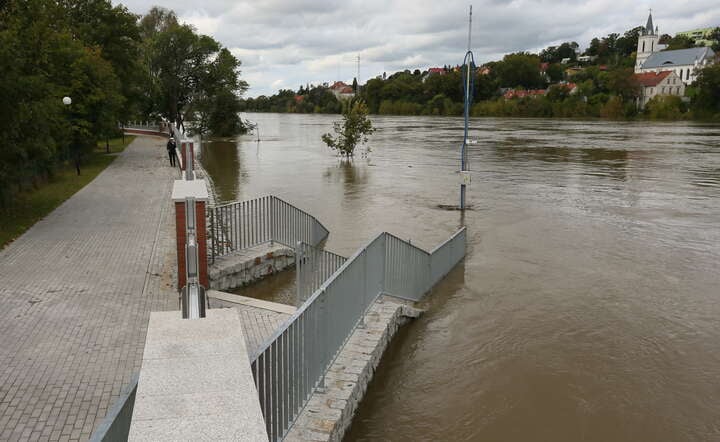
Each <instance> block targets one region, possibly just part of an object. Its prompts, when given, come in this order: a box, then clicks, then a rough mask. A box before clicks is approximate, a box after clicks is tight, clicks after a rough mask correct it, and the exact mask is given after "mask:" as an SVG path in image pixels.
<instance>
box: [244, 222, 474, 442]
mask: <svg viewBox="0 0 720 442" xmlns="http://www.w3.org/2000/svg"><path fill="white" fill-rule="evenodd" d="M465 241H466V236H465V228H464V227H463V228H462V229H461V230H459V231H458V232H457V233H456V234H455V235H453V236H452V237H450V239H448V240H447V241H445V242H444V243H443V244H441V245H440V246H438V247H437V248H436V249H435V250H434V251H433V252H432V253H428V252H426V251H424V250H422V249H419V248H417V247H415V246H413V245H412V244H410V243H408V242H406V241H403V240H401V239H399V238H397V237H395V236H393V235H390V234H388V233H381V234H380V235H378V236H377V237H376V238H375V239H374V240H372V241H371V242H370V243H369V244H368V245H367V246H365V247H363V248H361V249H360V250H359V251H358V252H356V253H355V254H354V255H353V256H352V257H350V258H349V259H347V261H345V262H344V263H343V264H342V265H341V266H340V267H339V268H338V269H337V270H336V271H334V272H332V273H331V274H330V276H329V277H328V279H327V280H325V281H320V284H319V286H318V287H317V289H315V290H314V292H313V293H312V295H311V296H310V297H309V298H308V300H307V301H306V302H305V303H303V304H302V305H301V306H300V307H299V308H298V310H297V311H296V312H295V313H294V314H293V315H292V316H291V317H290V318H289V319H288V320H287V321H286V322H285V324H284V325H283V326H282V327H280V329H279V330H278V331H277V332H276V333H275V334H274V335H273V337H272V338H271V339H270V340H269V341H268V343H267V344H266V345H265V346H264V347H263V348H261V349H260V350H259V351H258V353H257V354H255V355H254V356H253V357H252V365H251V366H252V371H253V375H254V377H255V382H256V387H257V390H258V395H259V397H260V406H261V409H262V412H263V416H264V417H265V424H266V426H267V432H268V437H269V438H270V440H271V441H277V440H282V439H283V438H284V437H285V435H286V434H287V432H288V430H289V429H290V427H291V426H292V424H293V422H294V421H295V419H296V418H297V416H298V414H299V413H300V411H301V410H302V408H303V407H304V406H305V404H306V402H307V401H308V400H309V398H310V396H311V395H312V393H313V392H314V391H315V389H316V388H318V387H319V386H323V384H324V378H325V373H326V372H327V370H328V369H329V368H330V365H331V364H332V362H333V361H334V360H335V357H336V356H337V354H338V353H339V352H340V350H341V349H342V348H343V346H344V345H345V342H346V341H347V339H348V338H349V337H350V335H351V334H352V332H353V331H354V330H355V328H356V327H357V326H358V324H360V323H361V321H362V320H363V317H364V315H365V313H366V312H367V310H368V309H369V308H370V306H371V305H372V303H373V302H374V301H375V300H376V299H377V297H378V296H380V295H381V294H384V293H389V294H393V295H396V296H400V297H403V298H408V299H420V298H421V297H422V295H424V294H425V293H426V292H427V291H428V290H429V289H430V288H432V286H433V285H434V284H435V283H437V282H438V281H439V280H440V279H441V278H442V277H443V276H444V275H445V274H446V273H447V271H449V270H450V269H452V267H453V266H455V265H456V264H457V263H458V262H459V261H460V260H461V259H462V258H463V257H464V256H465ZM314 256H315V255H309V254H308V255H301V257H302V258H304V261H305V262H304V264H302V265H303V266H304V269H305V270H306V273H307V274H313V275H314V274H315V273H311V272H310V270H311V269H312V268H313V267H312V264H311V263H309V262H308V261H309V260H310V259H312V258H313V257H314ZM433 257H434V258H435V259H433ZM325 258H326V255H319V259H325ZM433 265H434V266H435V268H434V270H435V271H433ZM302 269H303V267H301V271H302ZM435 278H437V279H435ZM301 285H302V286H303V287H301ZM315 285H317V281H316V280H315V279H313V278H309V279H307V280H306V279H305V277H303V276H301V277H300V279H299V280H298V293H299V294H300V293H306V292H307V290H309V289H310V288H312V287H314V286H315ZM299 296H300V295H299Z"/></svg>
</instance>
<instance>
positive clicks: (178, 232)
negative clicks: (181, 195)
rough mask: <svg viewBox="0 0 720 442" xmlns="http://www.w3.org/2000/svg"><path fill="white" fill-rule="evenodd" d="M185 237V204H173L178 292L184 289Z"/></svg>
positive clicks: (178, 202) (177, 202) (185, 281)
mask: <svg viewBox="0 0 720 442" xmlns="http://www.w3.org/2000/svg"><path fill="white" fill-rule="evenodd" d="M186 241H187V236H186V232H185V203H184V202H180V201H176V202H175V242H176V243H177V264H178V275H177V277H178V285H177V288H178V290H180V289H182V288H183V287H185V284H186V283H187V280H186V279H185V277H186V275H185V273H186V272H185V270H186V269H185V243H186Z"/></svg>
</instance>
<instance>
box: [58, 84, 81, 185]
mask: <svg viewBox="0 0 720 442" xmlns="http://www.w3.org/2000/svg"><path fill="white" fill-rule="evenodd" d="M62 102H63V104H64V105H65V107H67V108H68V109H69V108H70V105H71V104H72V98H70V97H68V96H65V97H63V99H62ZM72 130H73V128H72V115H71V116H70V132H71V133H72ZM71 143H75V137H74V136H73V137H71ZM72 150H73V146H70V151H72ZM73 157H74V158H73V160H74V161H75V170H76V171H77V174H78V175H80V157H79V153H77V152H75V154H74V155H73Z"/></svg>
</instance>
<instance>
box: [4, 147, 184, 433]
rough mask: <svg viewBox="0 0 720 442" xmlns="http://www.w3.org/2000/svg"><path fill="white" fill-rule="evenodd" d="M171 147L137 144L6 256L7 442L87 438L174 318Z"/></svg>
mask: <svg viewBox="0 0 720 442" xmlns="http://www.w3.org/2000/svg"><path fill="white" fill-rule="evenodd" d="M164 144H165V143H164V140H163V139H162V138H158V137H138V138H137V139H135V141H134V142H133V143H132V144H131V145H130V146H128V148H127V149H126V150H125V151H124V152H123V153H122V154H121V155H120V157H119V158H117V159H116V160H115V161H114V162H113V163H112V164H111V165H110V166H109V167H108V168H107V169H106V170H105V171H103V172H102V173H101V174H100V175H99V176H98V177H97V178H96V179H95V180H94V181H93V182H91V183H90V184H88V185H87V186H86V187H85V188H83V189H82V190H80V191H79V192H78V193H77V194H75V195H74V196H73V197H72V198H70V199H69V200H67V201H66V202H65V203H64V204H62V205H61V206H60V207H58V208H57V209H56V210H55V211H54V212H52V213H51V214H50V215H49V216H47V217H46V218H45V219H43V220H41V221H40V222H38V223H37V224H36V225H35V226H33V227H32V228H31V229H30V230H28V231H27V232H26V233H25V234H24V235H23V236H21V237H20V238H19V239H18V240H16V241H15V242H14V243H12V244H10V245H9V246H8V247H6V248H5V249H4V250H2V251H0V301H1V302H2V305H1V307H0V440H53V441H55V440H86V439H88V438H89V436H90V434H91V432H92V430H93V428H94V427H95V425H96V423H97V422H99V421H100V420H101V419H102V418H103V417H104V416H105V413H106V411H107V409H108V408H109V407H110V406H111V405H112V404H113V403H114V401H115V400H116V399H117V398H118V396H119V394H120V392H121V389H122V388H123V386H124V385H126V384H128V383H129V382H130V380H131V378H132V376H133V374H134V373H136V372H137V371H138V370H139V368H140V363H141V360H142V353H143V345H144V342H145V334H146V330H147V323H148V317H149V313H150V311H152V310H169V309H177V308H178V307H177V294H176V292H175V290H174V288H173V287H172V285H173V281H174V278H173V276H172V272H173V269H174V268H175V255H174V252H173V249H174V247H175V240H174V237H173V236H174V229H175V226H174V216H173V213H172V212H171V210H172V205H171V202H170V198H169V195H170V189H171V185H172V180H173V178H174V177H176V176H177V171H176V170H173V169H171V168H170V167H169V166H168V165H167V160H166V151H165V149H164Z"/></svg>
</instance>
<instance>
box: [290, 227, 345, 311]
mask: <svg viewBox="0 0 720 442" xmlns="http://www.w3.org/2000/svg"><path fill="white" fill-rule="evenodd" d="M345 261H347V258H345V257H344V256H340V255H338V254H335V253H332V252H329V251H327V250H324V249H320V248H318V247H314V246H312V245H310V244H308V243H306V242H303V241H300V242H298V244H297V246H296V247H295V277H296V286H297V296H296V305H297V306H298V307H299V306H300V305H302V303H304V302H305V301H307V300H308V298H309V297H310V295H312V294H313V293H315V290H317V289H318V288H320V286H321V285H322V283H323V282H325V281H327V279H328V278H330V276H331V275H332V274H333V273H335V271H337V269H339V268H340V267H341V266H342V265H343V264H345Z"/></svg>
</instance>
